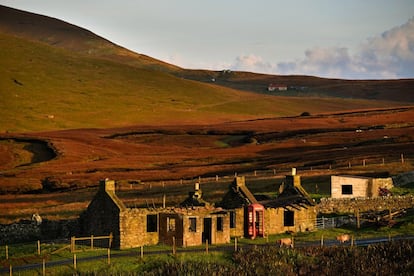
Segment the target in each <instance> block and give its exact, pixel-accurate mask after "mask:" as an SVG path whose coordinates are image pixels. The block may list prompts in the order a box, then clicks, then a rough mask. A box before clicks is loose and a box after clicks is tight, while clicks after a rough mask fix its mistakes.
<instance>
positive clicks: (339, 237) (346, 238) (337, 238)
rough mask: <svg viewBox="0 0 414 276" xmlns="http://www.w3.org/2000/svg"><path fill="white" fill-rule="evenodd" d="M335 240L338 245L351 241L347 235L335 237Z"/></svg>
mask: <svg viewBox="0 0 414 276" xmlns="http://www.w3.org/2000/svg"><path fill="white" fill-rule="evenodd" d="M336 240H337V241H339V242H340V243H344V242H347V241H350V240H351V236H350V235H349V234H341V235H339V236H337V237H336Z"/></svg>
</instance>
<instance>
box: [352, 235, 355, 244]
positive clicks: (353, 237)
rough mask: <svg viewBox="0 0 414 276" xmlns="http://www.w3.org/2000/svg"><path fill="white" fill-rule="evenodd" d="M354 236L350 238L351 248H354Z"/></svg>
mask: <svg viewBox="0 0 414 276" xmlns="http://www.w3.org/2000/svg"><path fill="white" fill-rule="evenodd" d="M354 242H355V241H354V235H352V236H351V246H354Z"/></svg>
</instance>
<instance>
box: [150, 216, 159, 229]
mask: <svg viewBox="0 0 414 276" xmlns="http://www.w3.org/2000/svg"><path fill="white" fill-rule="evenodd" d="M157 228H158V219H157V215H147V232H157Z"/></svg>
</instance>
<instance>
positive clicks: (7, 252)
mask: <svg viewBox="0 0 414 276" xmlns="http://www.w3.org/2000/svg"><path fill="white" fill-rule="evenodd" d="M8 259H9V246H8V245H7V244H6V260H8Z"/></svg>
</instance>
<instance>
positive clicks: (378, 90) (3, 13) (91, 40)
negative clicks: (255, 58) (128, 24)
mask: <svg viewBox="0 0 414 276" xmlns="http://www.w3.org/2000/svg"><path fill="white" fill-rule="evenodd" d="M0 32H3V33H8V34H12V35H16V36H19V37H21V38H25V39H30V40H34V41H38V42H42V43H47V44H49V45H53V46H55V47H60V48H63V49H66V50H70V51H74V52H76V53H81V54H85V55H87V56H89V57H98V58H104V59H108V60H112V61H115V62H120V63H124V64H128V65H132V66H134V67H139V68H147V69H152V70H158V71H163V72H168V73H172V74H174V75H175V76H178V77H180V78H186V79H192V80H197V81H202V82H211V80H212V79H215V84H216V85H221V86H225V87H230V88H234V89H240V90H245V91H251V92H256V93H268V91H267V86H268V85H269V84H270V83H278V84H284V85H287V86H289V87H293V89H290V90H289V91H287V92H284V93H281V94H282V95H285V96H301V97H303V96H317V97H320V96H323V97H340V98H361V99H376V100H391V101H401V102H414V93H413V91H414V79H405V80H341V79H326V78H318V77H311V76H277V75H265V74H255V73H247V72H231V73H230V74H228V73H224V74H223V72H222V71H208V70H187V69H182V68H179V67H177V66H174V65H171V64H168V63H165V62H162V61H159V60H156V59H154V58H151V57H148V56H146V55H143V54H138V53H134V52H132V51H130V50H127V49H125V48H122V47H120V46H118V45H115V44H113V43H111V42H110V41H108V40H106V39H104V38H102V37H100V36H97V35H95V34H93V33H92V32H90V31H88V30H85V29H83V28H80V27H77V26H74V25H72V24H69V23H66V22H63V21H61V20H58V19H54V18H50V17H47V16H42V15H37V14H33V13H29V12H24V11H19V10H16V9H12V8H8V7H4V6H0ZM297 88H300V89H297ZM302 88H304V89H302ZM268 94H269V93H268ZM270 94H272V93H270ZM273 94H275V93H273ZM276 94H280V93H276Z"/></svg>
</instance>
